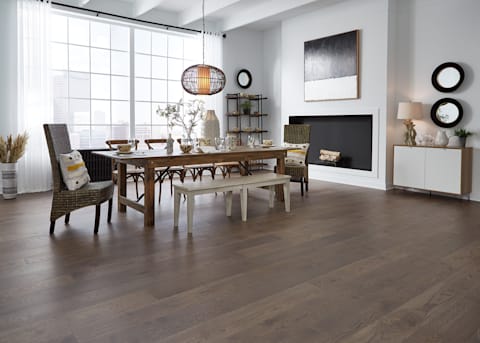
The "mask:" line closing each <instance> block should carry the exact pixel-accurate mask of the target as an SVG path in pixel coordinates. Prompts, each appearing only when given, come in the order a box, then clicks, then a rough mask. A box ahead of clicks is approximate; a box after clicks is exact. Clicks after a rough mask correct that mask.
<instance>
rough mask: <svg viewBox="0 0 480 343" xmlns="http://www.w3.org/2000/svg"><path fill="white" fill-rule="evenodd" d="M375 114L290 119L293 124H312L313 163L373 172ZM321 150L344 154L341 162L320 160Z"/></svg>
mask: <svg viewBox="0 0 480 343" xmlns="http://www.w3.org/2000/svg"><path fill="white" fill-rule="evenodd" d="M372 118H373V116H372V115H371V114H358V115H357V114H356V115H322V116H290V119H289V122H290V124H309V125H311V134H310V152H309V155H308V163H309V164H317V165H325V166H328V167H332V168H335V167H337V168H350V169H358V170H368V171H371V170H372ZM320 149H327V150H332V151H340V152H341V159H340V160H339V161H338V162H337V163H324V162H322V161H321V160H320V159H319V155H320Z"/></svg>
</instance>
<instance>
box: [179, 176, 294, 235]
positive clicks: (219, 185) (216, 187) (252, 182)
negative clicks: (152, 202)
mask: <svg viewBox="0 0 480 343" xmlns="http://www.w3.org/2000/svg"><path fill="white" fill-rule="evenodd" d="M275 185H283V192H284V198H285V212H290V176H289V175H282V174H275V173H262V174H255V175H249V176H241V177H234V178H229V179H222V180H208V181H201V182H192V183H184V184H178V185H174V186H173V187H174V191H173V192H174V220H173V226H174V228H178V219H179V215H180V197H181V195H182V194H185V195H186V197H187V226H188V233H189V234H191V233H192V224H193V208H194V206H195V195H198V194H207V193H215V192H226V197H225V203H226V204H225V205H226V213H227V216H228V217H230V216H231V215H232V194H233V191H236V190H239V191H240V207H241V211H242V220H243V221H246V220H247V196H248V188H253V187H268V189H269V192H270V196H269V207H270V208H272V207H273V202H274V191H275Z"/></svg>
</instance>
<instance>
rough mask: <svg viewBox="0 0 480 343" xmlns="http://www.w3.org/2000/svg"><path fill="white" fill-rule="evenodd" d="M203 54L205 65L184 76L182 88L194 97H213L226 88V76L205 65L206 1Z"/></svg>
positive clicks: (203, 18) (203, 4) (185, 72)
mask: <svg viewBox="0 0 480 343" xmlns="http://www.w3.org/2000/svg"><path fill="white" fill-rule="evenodd" d="M202 23H203V30H202V53H203V63H202V64H195V65H192V66H190V67H188V68H187V69H185V71H184V72H183V74H182V87H183V89H184V90H185V92H187V93H190V94H193V95H213V94H217V93H219V92H221V91H222V90H223V88H224V87H225V82H226V78H225V74H224V73H223V71H222V70H221V69H218V68H216V67H213V66H210V65H208V64H205V0H203V1H202Z"/></svg>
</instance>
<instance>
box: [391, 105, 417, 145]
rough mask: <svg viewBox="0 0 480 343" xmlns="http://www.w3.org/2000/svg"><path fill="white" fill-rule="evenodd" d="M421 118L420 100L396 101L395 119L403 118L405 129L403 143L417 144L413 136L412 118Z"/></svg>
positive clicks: (414, 133) (413, 125)
mask: <svg viewBox="0 0 480 343" xmlns="http://www.w3.org/2000/svg"><path fill="white" fill-rule="evenodd" d="M421 118H422V103H421V102H400V103H398V111H397V119H403V124H404V125H405V127H406V129H407V131H406V132H405V145H417V143H416V142H415V137H416V136H417V132H416V131H415V124H414V123H413V120H412V119H421Z"/></svg>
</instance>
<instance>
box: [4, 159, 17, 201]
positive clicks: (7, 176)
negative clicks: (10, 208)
mask: <svg viewBox="0 0 480 343" xmlns="http://www.w3.org/2000/svg"><path fill="white" fill-rule="evenodd" d="M1 170H2V195H3V198H4V199H15V198H16V197H17V163H2V164H1Z"/></svg>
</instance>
